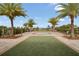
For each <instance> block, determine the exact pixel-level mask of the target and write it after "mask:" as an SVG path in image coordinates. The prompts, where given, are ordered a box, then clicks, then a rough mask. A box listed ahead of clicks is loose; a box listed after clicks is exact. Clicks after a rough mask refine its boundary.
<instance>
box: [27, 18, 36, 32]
mask: <svg viewBox="0 0 79 59" xmlns="http://www.w3.org/2000/svg"><path fill="white" fill-rule="evenodd" d="M26 24H27V27H29V29H30V31H31V30H32V29H33V25H35V24H36V23H35V21H34V20H33V19H29V20H28V22H27V23H26Z"/></svg>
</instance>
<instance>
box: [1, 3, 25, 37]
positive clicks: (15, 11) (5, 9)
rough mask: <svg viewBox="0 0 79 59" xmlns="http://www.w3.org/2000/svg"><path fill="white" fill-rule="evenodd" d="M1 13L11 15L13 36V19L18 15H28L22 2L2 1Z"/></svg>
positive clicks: (12, 32)
mask: <svg viewBox="0 0 79 59" xmlns="http://www.w3.org/2000/svg"><path fill="white" fill-rule="evenodd" d="M0 15H1V16H7V17H9V19H10V21H11V36H13V34H14V29H13V27H14V26H13V20H14V18H15V17H16V16H26V14H25V13H24V10H23V8H22V7H21V4H18V3H2V4H0Z"/></svg>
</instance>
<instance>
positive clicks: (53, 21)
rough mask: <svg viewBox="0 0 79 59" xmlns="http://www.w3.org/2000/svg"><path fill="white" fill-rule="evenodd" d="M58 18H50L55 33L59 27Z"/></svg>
mask: <svg viewBox="0 0 79 59" xmlns="http://www.w3.org/2000/svg"><path fill="white" fill-rule="evenodd" d="M58 21H59V20H58V18H57V17H54V18H50V19H49V21H48V22H49V23H51V25H52V28H53V31H55V26H56V25H57V23H58Z"/></svg>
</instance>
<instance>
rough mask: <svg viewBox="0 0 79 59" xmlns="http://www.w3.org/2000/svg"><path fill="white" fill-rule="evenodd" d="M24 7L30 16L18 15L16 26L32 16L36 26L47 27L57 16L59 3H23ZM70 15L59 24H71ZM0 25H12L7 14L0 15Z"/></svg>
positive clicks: (19, 25)
mask: <svg viewBox="0 0 79 59" xmlns="http://www.w3.org/2000/svg"><path fill="white" fill-rule="evenodd" d="M22 8H23V9H24V10H25V13H26V14H27V15H28V16H29V17H28V16H26V17H22V16H20V17H16V18H15V19H14V27H22V26H23V24H24V23H25V22H27V21H28V20H29V19H30V18H32V19H34V21H35V22H36V25H34V27H37V26H38V27H40V28H43V27H44V28H46V27H47V26H48V25H50V26H51V24H49V23H48V20H49V19H50V18H52V17H56V16H57V15H58V14H57V13H56V11H57V10H58V9H59V8H58V7H57V4H55V3H54V4H53V3H23V4H22ZM78 20H79V17H77V18H76V20H75V24H76V25H77V26H79V22H78ZM69 23H70V19H69V17H65V18H64V19H61V20H60V22H59V23H58V25H57V26H61V25H65V24H69ZM0 25H3V26H7V27H10V26H11V24H10V20H9V18H8V17H6V16H0Z"/></svg>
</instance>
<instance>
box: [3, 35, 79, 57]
mask: <svg viewBox="0 0 79 59" xmlns="http://www.w3.org/2000/svg"><path fill="white" fill-rule="evenodd" d="M3 55H4V56H63V55H64V56H69V55H71V56H72V55H73V56H76V55H79V54H78V53H77V52H75V51H74V50H72V49H71V48H69V47H68V46H66V45H65V44H63V43H61V42H60V41H58V40H57V39H55V38H53V37H52V36H33V37H30V38H28V39H26V40H25V41H23V42H22V43H20V44H18V45H16V46H15V47H13V48H12V49H10V50H9V51H7V52H5V53H4V54H2V56H3Z"/></svg>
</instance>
